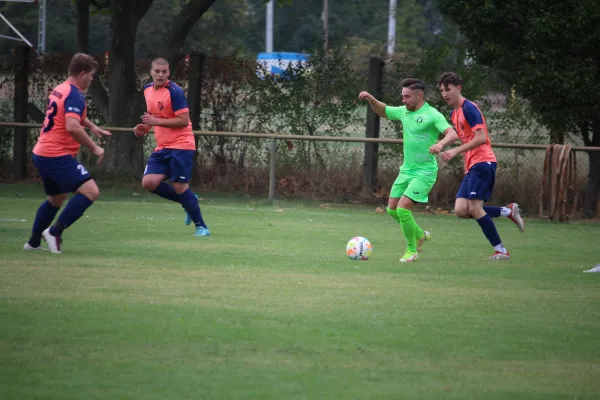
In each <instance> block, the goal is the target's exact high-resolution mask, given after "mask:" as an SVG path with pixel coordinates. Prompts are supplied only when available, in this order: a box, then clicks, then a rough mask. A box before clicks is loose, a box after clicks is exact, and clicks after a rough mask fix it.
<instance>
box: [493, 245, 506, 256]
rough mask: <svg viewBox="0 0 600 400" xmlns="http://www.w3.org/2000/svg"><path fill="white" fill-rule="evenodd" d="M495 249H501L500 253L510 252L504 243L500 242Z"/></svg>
mask: <svg viewBox="0 0 600 400" xmlns="http://www.w3.org/2000/svg"><path fill="white" fill-rule="evenodd" d="M494 250H495V251H499V252H500V253H504V254H506V253H508V250H506V247H504V245H503V244H502V243H500V244H499V245H497V246H494Z"/></svg>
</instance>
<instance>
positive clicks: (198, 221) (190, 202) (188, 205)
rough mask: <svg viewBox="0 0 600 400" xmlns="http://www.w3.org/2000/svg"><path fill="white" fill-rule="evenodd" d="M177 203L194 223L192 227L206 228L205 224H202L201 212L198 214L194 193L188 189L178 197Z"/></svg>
mask: <svg viewBox="0 0 600 400" xmlns="http://www.w3.org/2000/svg"><path fill="white" fill-rule="evenodd" d="M179 202H180V203H181V205H182V206H183V208H184V209H185V211H187V213H188V214H189V216H190V218H191V219H192V221H194V225H196V227H200V226H201V227H203V228H206V224H205V223H204V219H203V218H202V212H200V205H199V204H198V199H197V198H196V196H194V193H192V191H191V190H190V189H188V190H186V191H185V192H183V193H181V194H180V195H179Z"/></svg>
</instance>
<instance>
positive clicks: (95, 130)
mask: <svg viewBox="0 0 600 400" xmlns="http://www.w3.org/2000/svg"><path fill="white" fill-rule="evenodd" d="M83 126H85V127H86V128H88V129H89V130H90V131H91V132H92V133H93V134H94V135H96V136H98V137H102V136H110V135H112V133H110V132H109V131H107V130H104V129H102V128H100V127H99V126H98V125H96V124H95V123H93V122H92V121H90V120H89V118H87V117H86V118H85V119H84V120H83Z"/></svg>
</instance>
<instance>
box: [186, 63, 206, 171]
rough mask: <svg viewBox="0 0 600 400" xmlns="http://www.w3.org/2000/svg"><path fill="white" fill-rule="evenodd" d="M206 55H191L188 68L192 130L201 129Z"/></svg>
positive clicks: (195, 166) (196, 138)
mask: <svg viewBox="0 0 600 400" xmlns="http://www.w3.org/2000/svg"><path fill="white" fill-rule="evenodd" d="M204 59H205V57H204V54H199V53H193V54H191V55H190V61H189V62H190V63H189V67H188V71H189V72H188V79H189V80H188V108H189V110H190V121H191V122H192V129H194V130H196V129H200V112H201V108H202V75H203V71H204ZM195 140H196V149H197V148H198V141H199V136H195ZM193 171H194V174H192V176H193V179H194V180H198V179H199V176H198V174H197V171H198V152H197V151H196V154H195V155H194V165H193Z"/></svg>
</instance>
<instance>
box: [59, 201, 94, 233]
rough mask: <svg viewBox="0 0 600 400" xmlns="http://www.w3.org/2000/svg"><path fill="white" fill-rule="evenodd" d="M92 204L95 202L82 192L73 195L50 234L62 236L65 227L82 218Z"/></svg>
mask: <svg viewBox="0 0 600 400" xmlns="http://www.w3.org/2000/svg"><path fill="white" fill-rule="evenodd" d="M92 204H94V202H93V201H92V200H90V199H88V198H87V197H85V196H84V195H82V194H81V193H77V194H76V195H75V196H73V197H71V199H70V200H69V202H68V203H67V206H66V207H65V209H64V210H63V212H62V213H60V216H59V217H58V221H56V223H55V224H54V225H52V227H51V228H50V234H51V235H54V236H60V235H61V234H62V232H63V231H64V230H65V229H67V228H68V227H69V226H71V225H73V224H74V223H75V221H77V220H78V219H79V218H81V216H82V215H83V213H84V212H85V210H87V208H88V207H89V206H91V205H92Z"/></svg>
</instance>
